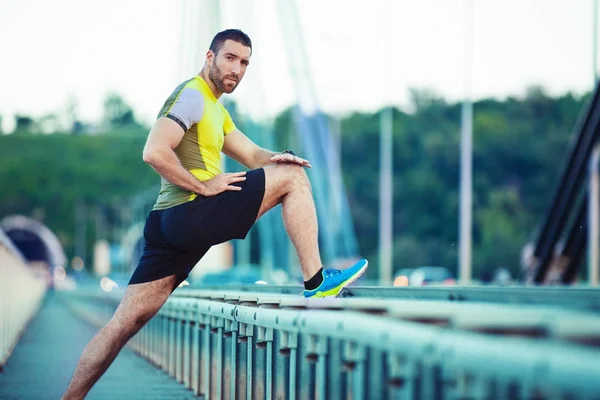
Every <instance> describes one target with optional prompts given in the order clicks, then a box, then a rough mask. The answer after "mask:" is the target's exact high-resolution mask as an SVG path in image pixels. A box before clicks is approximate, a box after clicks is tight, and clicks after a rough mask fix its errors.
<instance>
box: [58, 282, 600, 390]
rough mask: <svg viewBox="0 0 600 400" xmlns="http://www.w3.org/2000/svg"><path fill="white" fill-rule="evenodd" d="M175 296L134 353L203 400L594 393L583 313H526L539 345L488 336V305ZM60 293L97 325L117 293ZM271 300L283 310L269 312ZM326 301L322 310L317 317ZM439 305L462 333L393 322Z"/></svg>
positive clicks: (591, 325)
mask: <svg viewBox="0 0 600 400" xmlns="http://www.w3.org/2000/svg"><path fill="white" fill-rule="evenodd" d="M174 294H175V296H172V297H171V298H170V299H169V300H168V301H167V303H166V304H165V306H164V307H163V308H162V309H161V310H160V312H159V313H158V315H157V316H156V317H155V318H153V319H152V320H151V321H150V323H149V324H148V325H147V326H146V327H145V328H144V329H143V330H142V331H141V332H140V333H139V334H138V335H137V336H136V337H134V339H133V340H132V342H131V345H132V347H134V349H136V351H137V352H138V353H139V354H140V355H142V356H144V357H146V358H148V359H149V360H150V361H152V362H153V363H154V364H156V365H157V366H158V367H160V368H162V369H164V370H165V371H167V372H168V373H169V374H171V375H172V376H173V377H175V378H176V379H177V380H179V381H180V382H182V383H184V384H185V385H186V386H187V387H189V388H191V389H192V390H193V391H194V392H195V393H196V394H198V395H202V396H204V398H207V399H209V398H210V399H221V398H231V399H234V398H250V397H257V398H267V399H269V398H275V397H278V398H289V399H295V398H304V397H318V398H340V397H341V398H345V397H348V396H351V397H352V398H370V399H386V398H416V397H420V398H439V399H446V398H481V397H489V396H496V397H498V396H500V398H508V397H512V398H533V397H536V396H537V397H539V398H547V397H552V396H555V397H557V398H559V397H564V396H570V397H572V398H588V397H593V396H595V395H597V393H599V392H600V383H599V382H598V380H597V379H596V377H597V376H600V363H598V362H597V360H598V359H600V350H599V349H598V348H597V347H595V346H597V343H595V342H585V341H584V340H577V341H576V343H573V342H574V341H572V340H568V339H566V338H567V337H568V335H569V329H573V328H574V327H576V326H583V325H585V326H587V330H588V333H589V334H590V335H591V336H594V335H596V336H595V337H596V339H598V338H600V324H599V323H598V319H597V318H596V316H595V315H593V314H592V315H590V314H589V313H578V312H571V311H569V310H565V309H563V310H560V309H558V308H553V309H551V308H550V307H547V308H545V307H539V306H535V307H534V306H532V307H533V308H536V307H537V308H538V309H540V310H541V309H545V311H544V312H545V314H544V313H542V314H540V315H541V319H542V320H543V321H542V322H544V323H546V324H547V326H552V327H553V328H552V329H553V332H554V334H553V335H551V336H552V337H548V336H545V337H543V338H542V339H540V338H539V337H537V336H535V335H531V334H529V333H527V332H525V333H524V334H519V333H518V332H515V331H513V332H510V333H509V334H508V335H501V334H498V333H497V332H495V331H493V329H491V328H493V324H494V321H497V320H503V319H505V320H506V318H509V317H510V314H509V313H508V310H509V309H510V308H511V307H509V306H501V305H495V304H471V303H466V304H459V303H448V302H428V301H427V302H423V301H410V300H394V301H389V302H388V303H390V304H391V305H390V307H392V306H396V307H397V308H396V309H395V310H389V311H391V312H388V314H387V315H374V314H373V313H370V312H365V311H360V307H359V306H360V305H361V304H362V305H365V306H369V307H371V310H372V309H373V307H374V306H378V307H383V306H384V302H382V301H381V300H379V299H358V298H355V299H326V300H320V301H314V300H313V299H303V298H300V297H299V296H289V295H288V296H281V295H273V294H270V295H269V294H267V295H266V296H265V294H264V293H263V294H261V293H248V292H245V293H244V292H237V293H235V292H231V291H230V292H227V293H216V292H213V293H204V294H200V293H196V294H197V295H199V296H198V297H189V296H185V295H184V293H182V292H180V289H177V290H176V291H175V292H174ZM186 294H189V291H186ZM200 295H204V296H207V297H202V296H200ZM61 296H62V298H63V299H64V301H65V304H68V305H69V307H71V308H72V309H75V310H77V312H78V313H79V314H80V315H87V316H88V317H89V316H90V315H94V316H96V318H97V321H96V323H97V324H102V323H105V322H106V321H108V320H109V319H110V317H111V316H112V312H114V310H115V308H116V307H117V304H118V296H117V295H112V296H110V297H103V296H97V295H94V294H90V293H88V294H86V293H65V294H62V295H61ZM236 296H237V298H236ZM212 297H214V298H216V299H218V300H215V299H213V298H212ZM277 298H279V304H280V308H273V307H274V306H275V303H276V300H277ZM328 300H332V301H331V302H329V301H328ZM326 303H329V304H330V305H331V306H332V307H331V308H330V309H329V310H327V309H323V307H321V309H318V306H319V305H320V306H323V305H324V304H326ZM286 304H287V305H286ZM444 304H445V305H446V306H447V310H441V311H446V312H448V313H452V312H454V314H455V317H454V324H455V327H456V328H459V329H448V327H447V326H443V325H436V324H433V323H423V322H415V321H411V320H407V319H402V318H399V317H396V316H395V315H393V311H395V312H397V314H398V316H401V315H402V313H403V312H405V313H406V312H409V311H410V310H413V311H415V312H417V313H418V310H417V309H418V308H419V307H424V308H423V310H421V311H423V312H425V311H424V310H425V308H429V311H428V312H430V313H433V312H434V311H435V309H436V308H440V307H442V308H443V306H444ZM299 305H304V306H306V307H308V308H306V307H305V308H299ZM281 306H283V307H281ZM352 306H356V307H355V308H354V309H352V308H351V307H352ZM340 308H342V311H340ZM503 308H504V309H505V310H506V312H504V314H502V315H501V313H499V311H500V310H501V309H503ZM512 308H513V311H515V312H517V314H519V309H518V308H515V307H512ZM521 308H523V307H521ZM538 311H539V310H538ZM528 312H529V311H528V310H527V309H525V308H523V312H521V313H520V315H519V316H518V317H513V322H515V326H522V325H523V324H527V323H528V318H530V317H532V316H533V315H534V314H527V313H528ZM494 315H496V318H494ZM588 317H589V318H588ZM569 318H570V319H569ZM586 318H588V319H587V321H586V322H585V323H584V324H583V325H582V321H584V320H586ZM517 320H518V321H517ZM594 321H595V322H594ZM519 324H520V325H519ZM482 327H484V328H485V329H482ZM580 333H581V332H580ZM582 343H584V344H586V345H585V346H583V345H582ZM598 343H600V341H599V342H598ZM563 360H564V362H563ZM574 382H575V383H576V384H575V383H574Z"/></svg>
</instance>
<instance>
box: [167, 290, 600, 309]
mask: <svg viewBox="0 0 600 400" xmlns="http://www.w3.org/2000/svg"><path fill="white" fill-rule="evenodd" d="M224 291H239V292H251V293H272V294H277V295H279V294H289V295H293V296H296V297H299V294H300V293H301V291H302V287H300V286H276V285H224V286H223V285H222V286H205V287H203V288H202V289H194V288H192V289H189V288H182V289H177V291H176V292H175V293H176V294H177V295H192V296H193V295H194V293H204V294H206V293H209V292H218V293H223V292H224ZM339 297H342V298H349V297H353V298H382V299H386V300H390V299H414V300H440V301H452V302H471V301H477V302H489V303H511V304H548V305H551V304H552V305H560V306H562V307H570V308H576V309H587V310H593V311H600V289H599V288H592V287H586V286H568V287H564V286H562V287H546V286H491V285H490V286H409V287H391V286H351V287H347V288H345V289H343V290H342V292H341V293H340V295H339Z"/></svg>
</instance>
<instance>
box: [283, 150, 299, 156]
mask: <svg viewBox="0 0 600 400" xmlns="http://www.w3.org/2000/svg"><path fill="white" fill-rule="evenodd" d="M281 154H291V155H293V156H295V155H296V153H294V152H293V151H291V150H284V151H282V152H281Z"/></svg>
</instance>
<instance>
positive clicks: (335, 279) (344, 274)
mask: <svg viewBox="0 0 600 400" xmlns="http://www.w3.org/2000/svg"><path fill="white" fill-rule="evenodd" d="M368 265H369V262H368V261H367V260H365V259H362V260H360V261H359V262H357V263H356V264H354V265H353V266H351V267H350V268H348V269H344V270H339V269H333V268H327V269H323V282H321V284H320V285H319V287H318V288H316V289H314V290H305V291H303V292H302V295H303V296H304V297H329V296H337V295H338V294H339V293H340V292H341V291H342V289H343V288H345V287H346V286H348V285H349V284H351V283H352V282H354V281H355V280H357V279H358V278H359V277H360V276H361V275H362V274H363V272H365V270H366V269H367V266H368Z"/></svg>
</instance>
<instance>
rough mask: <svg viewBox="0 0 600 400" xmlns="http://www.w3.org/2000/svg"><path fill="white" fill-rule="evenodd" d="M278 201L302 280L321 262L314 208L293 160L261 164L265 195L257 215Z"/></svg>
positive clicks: (305, 180)
mask: <svg viewBox="0 0 600 400" xmlns="http://www.w3.org/2000/svg"><path fill="white" fill-rule="evenodd" d="M279 203H281V205H282V215H283V223H284V226H285V230H286V231H287V233H288V236H289V237H290V239H291V241H292V243H293V244H294V247H295V248H296V251H297V253H298V259H299V260H300V265H301V266H302V275H303V276H304V280H308V279H310V278H311V277H312V276H314V275H315V274H316V273H317V272H318V271H319V269H320V268H321V267H322V266H323V265H322V263H321V255H320V253H319V228H318V223H317V212H316V209H315V203H314V200H313V197H312V190H311V187H310V182H309V180H308V176H307V175H306V172H304V168H303V167H301V166H299V165H295V164H277V165H273V166H268V167H265V195H264V197H263V201H262V204H261V206H260V210H259V212H258V217H257V219H258V218H260V217H261V216H262V215H263V214H264V213H265V212H267V211H268V210H270V209H271V208H273V207H275V206H276V205H277V204H279Z"/></svg>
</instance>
